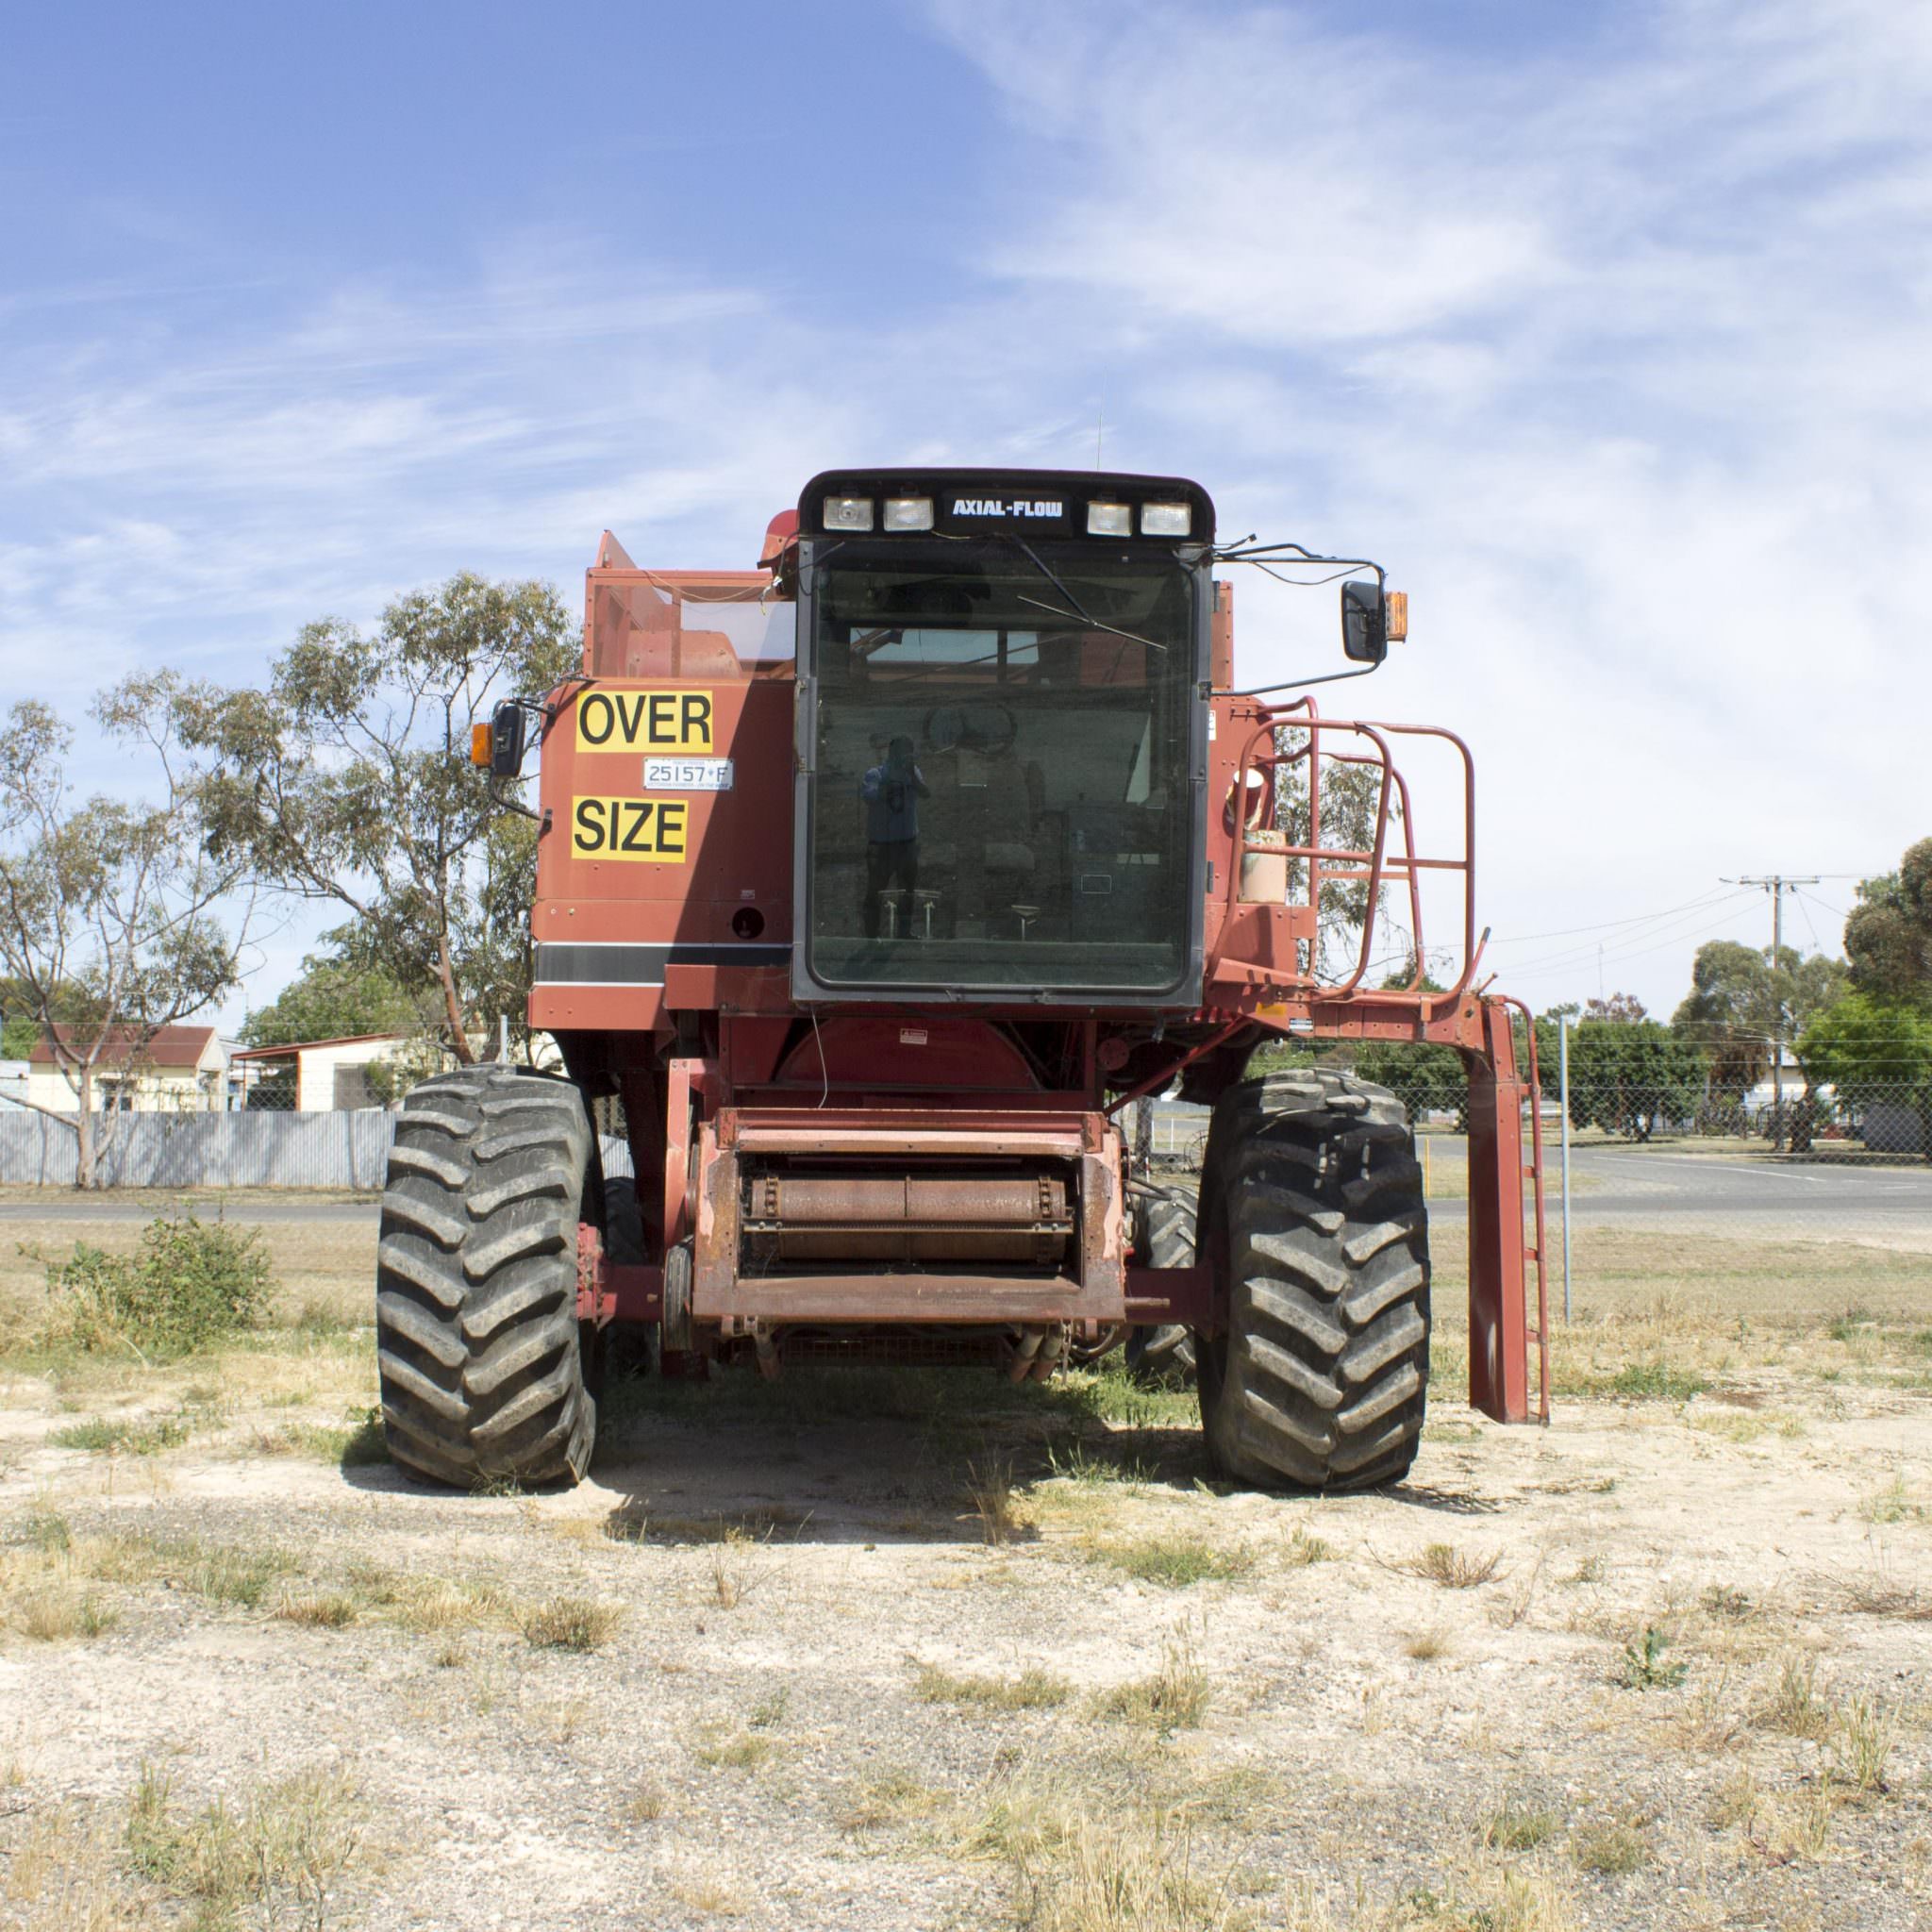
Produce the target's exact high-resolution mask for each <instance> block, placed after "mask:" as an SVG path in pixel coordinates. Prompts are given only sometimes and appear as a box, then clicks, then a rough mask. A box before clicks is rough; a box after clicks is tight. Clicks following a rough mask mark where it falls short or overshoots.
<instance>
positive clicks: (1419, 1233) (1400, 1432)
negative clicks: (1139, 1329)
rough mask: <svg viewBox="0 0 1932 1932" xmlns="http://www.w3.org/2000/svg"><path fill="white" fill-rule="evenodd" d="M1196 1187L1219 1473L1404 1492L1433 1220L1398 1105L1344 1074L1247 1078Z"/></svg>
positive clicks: (1269, 1482)
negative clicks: (1212, 1309) (1213, 1305)
mask: <svg viewBox="0 0 1932 1932" xmlns="http://www.w3.org/2000/svg"><path fill="white" fill-rule="evenodd" d="M1201 1187H1202V1191H1201V1199H1202V1203H1203V1209H1204V1211H1203V1216H1202V1233H1203V1235H1204V1236H1205V1238H1206V1240H1207V1243H1208V1260H1209V1264H1210V1266H1211V1268H1212V1270H1213V1274H1214V1291H1215V1295H1216V1298H1217V1300H1218V1301H1219V1302H1220V1303H1221V1305H1222V1307H1224V1310H1225V1314H1224V1326H1223V1328H1222V1330H1221V1332H1220V1333H1219V1334H1217V1335H1213V1336H1211V1337H1210V1336H1197V1337H1196V1338H1195V1344H1196V1350H1197V1354H1198V1375H1197V1380H1198V1384H1199V1388H1200V1394H1201V1424H1202V1428H1203V1431H1204V1432H1205V1434H1206V1436H1207V1440H1208V1453H1209V1454H1210V1456H1211V1457H1213V1460H1214V1462H1215V1464H1216V1466H1217V1467H1218V1468H1219V1469H1220V1470H1221V1471H1222V1473H1223V1474H1225V1475H1228V1476H1232V1477H1234V1478H1235V1479H1236V1480H1238V1481H1241V1482H1248V1483H1255V1484H1259V1485H1261V1486H1264V1487H1269V1488H1277V1487H1284V1486H1285V1487H1290V1488H1295V1489H1307V1490H1357V1489H1372V1488H1374V1487H1375V1486H1376V1485H1378V1484H1382V1483H1391V1482H1395V1481H1398V1480H1400V1478H1401V1477H1402V1476H1404V1475H1405V1474H1407V1472H1408V1467H1409V1465H1410V1463H1412V1462H1413V1461H1414V1460H1415V1453H1416V1448H1417V1445H1418V1443H1419V1441H1421V1438H1422V1429H1423V1407H1424V1399H1425V1394H1426V1388H1427V1382H1428V1374H1429V1255H1428V1222H1427V1209H1426V1208H1425V1207H1424V1202H1423V1191H1422V1170H1421V1169H1420V1168H1419V1167H1418V1166H1417V1165H1416V1160H1415V1145H1414V1141H1413V1137H1412V1136H1411V1134H1410V1132H1409V1127H1408V1120H1407V1115H1406V1114H1405V1113H1404V1112H1403V1109H1402V1104H1401V1102H1400V1101H1398V1100H1397V1099H1396V1098H1395V1097H1394V1095H1393V1094H1391V1093H1389V1092H1387V1091H1385V1090H1384V1089H1382V1088H1380V1087H1372V1086H1370V1085H1368V1084H1367V1083H1366V1082H1365V1081H1360V1080H1357V1079H1354V1078H1353V1077H1351V1076H1348V1075H1345V1074H1326V1073H1296V1074H1273V1075H1270V1076H1269V1077H1268V1078H1266V1079H1263V1080H1250V1081H1246V1082H1243V1083H1242V1084H1241V1086H1239V1087H1237V1088H1235V1089H1233V1090H1232V1091H1230V1092H1228V1093H1227V1094H1226V1095H1225V1096H1224V1098H1223V1100H1222V1101H1221V1104H1220V1105H1219V1106H1218V1107H1217V1108H1215V1110H1214V1120H1213V1124H1212V1126H1211V1127H1210V1129H1209V1132H1208V1158H1207V1161H1206V1164H1205V1167H1204V1170H1203V1174H1202V1184H1201Z"/></svg>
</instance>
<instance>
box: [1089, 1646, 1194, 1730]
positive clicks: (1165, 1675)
mask: <svg viewBox="0 0 1932 1932" xmlns="http://www.w3.org/2000/svg"><path fill="white" fill-rule="evenodd" d="M1212 1695H1213V1692H1212V1690H1211V1687H1210V1686H1209V1684H1208V1673H1207V1672H1206V1671H1204V1670H1203V1669H1202V1668H1201V1664H1200V1661H1199V1659H1198V1658H1197V1657H1196V1656H1195V1654H1194V1641H1193V1638H1192V1636H1191V1633H1190V1632H1188V1631H1186V1630H1177V1631H1175V1632H1174V1634H1173V1635H1172V1636H1170V1637H1168V1638H1166V1639H1165V1640H1164V1641H1162V1643H1161V1646H1160V1668H1159V1669H1158V1671H1156V1672H1155V1673H1154V1674H1153V1675H1152V1676H1150V1677H1140V1678H1137V1679H1135V1680H1134V1681H1133V1682H1132V1683H1127V1684H1117V1685H1116V1686H1115V1687H1114V1688H1113V1689H1112V1690H1111V1691H1107V1692H1106V1693H1105V1694H1104V1695H1103V1696H1102V1697H1101V1698H1100V1700H1099V1702H1098V1705H1097V1707H1096V1708H1097V1710H1098V1712H1099V1714H1100V1715H1101V1716H1102V1717H1110V1718H1116V1719H1119V1720H1120V1721H1122V1722H1123V1723H1125V1724H1145V1725H1146V1726H1147V1727H1148V1728H1149V1729H1150V1730H1156V1731H1159V1732H1161V1733H1163V1734H1165V1733H1167V1732H1170V1731H1191V1730H1195V1729H1197V1728H1198V1727H1199V1726H1200V1724H1201V1722H1202V1720H1203V1719H1204V1718H1206V1717H1207V1715H1208V1704H1209V1702H1210V1700H1211V1698H1212Z"/></svg>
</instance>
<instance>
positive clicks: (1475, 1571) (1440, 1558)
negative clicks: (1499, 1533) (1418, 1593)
mask: <svg viewBox="0 0 1932 1932" xmlns="http://www.w3.org/2000/svg"><path fill="white" fill-rule="evenodd" d="M1502 1560H1503V1553H1502V1552H1501V1551H1500V1550H1491V1551H1489V1552H1488V1553H1487V1554H1483V1553H1480V1552H1477V1551H1474V1550H1461V1549H1458V1548H1457V1546H1456V1545H1455V1544H1454V1543H1427V1544H1424V1547H1423V1548H1422V1549H1421V1550H1419V1551H1418V1552H1417V1553H1416V1554H1415V1555H1414V1556H1412V1557H1407V1558H1406V1559H1405V1560H1404V1561H1403V1562H1402V1564H1401V1565H1400V1567H1401V1568H1402V1569H1405V1570H1407V1572H1408V1573H1409V1574H1410V1575H1411V1576H1420V1577H1422V1578H1423V1579H1424V1581H1426V1582H1429V1583H1436V1584H1440V1585H1441V1587H1442V1588H1443V1589H1444V1590H1474V1589H1477V1588H1478V1587H1479V1586H1480V1585H1482V1584H1485V1583H1488V1582H1489V1581H1490V1579H1491V1577H1493V1576H1494V1575H1495V1574H1497V1566H1498V1564H1500V1563H1501V1562H1502Z"/></svg>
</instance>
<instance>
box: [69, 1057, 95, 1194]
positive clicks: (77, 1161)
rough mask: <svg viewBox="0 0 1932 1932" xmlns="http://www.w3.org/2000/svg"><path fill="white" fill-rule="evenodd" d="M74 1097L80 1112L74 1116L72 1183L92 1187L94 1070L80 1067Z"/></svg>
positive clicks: (93, 1159) (76, 1185)
mask: <svg viewBox="0 0 1932 1932" xmlns="http://www.w3.org/2000/svg"><path fill="white" fill-rule="evenodd" d="M75 1099H76V1100H77V1101H78V1102H79V1104H80V1112H79V1113H78V1115H76V1116H75V1133H76V1134H77V1135H78V1136H79V1139H78V1141H76V1143H75V1149H74V1185H75V1187H76V1188H86V1189H92V1187H93V1186H94V1161H95V1159H96V1155H95V1151H94V1070H93V1069H92V1067H82V1068H81V1070H80V1086H79V1088H78V1089H77V1090H76V1091H75Z"/></svg>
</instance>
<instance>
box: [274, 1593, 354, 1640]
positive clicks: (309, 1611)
mask: <svg viewBox="0 0 1932 1932" xmlns="http://www.w3.org/2000/svg"><path fill="white" fill-rule="evenodd" d="M360 1610H361V1606H360V1605H359V1604H358V1602H357V1601H356V1599H355V1598H354V1597H353V1596H351V1595H349V1593H348V1592H347V1591H340V1590H335V1591H325V1592H324V1593H323V1594H322V1595H320V1596H285V1597H284V1598H283V1599H282V1601H281V1602H280V1603H279V1604H278V1605H276V1607H275V1615H276V1616H278V1617H279V1618H281V1620H282V1621H283V1622H284V1623H285V1624H302V1625H303V1626H304V1627H306V1628H308V1629H311V1630H341V1629H342V1628H344V1627H345V1626H346V1625H348V1624H353V1623H354V1622H355V1621H356V1618H357V1616H358V1614H359V1612H360Z"/></svg>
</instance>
